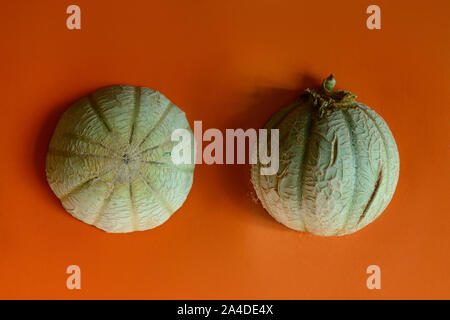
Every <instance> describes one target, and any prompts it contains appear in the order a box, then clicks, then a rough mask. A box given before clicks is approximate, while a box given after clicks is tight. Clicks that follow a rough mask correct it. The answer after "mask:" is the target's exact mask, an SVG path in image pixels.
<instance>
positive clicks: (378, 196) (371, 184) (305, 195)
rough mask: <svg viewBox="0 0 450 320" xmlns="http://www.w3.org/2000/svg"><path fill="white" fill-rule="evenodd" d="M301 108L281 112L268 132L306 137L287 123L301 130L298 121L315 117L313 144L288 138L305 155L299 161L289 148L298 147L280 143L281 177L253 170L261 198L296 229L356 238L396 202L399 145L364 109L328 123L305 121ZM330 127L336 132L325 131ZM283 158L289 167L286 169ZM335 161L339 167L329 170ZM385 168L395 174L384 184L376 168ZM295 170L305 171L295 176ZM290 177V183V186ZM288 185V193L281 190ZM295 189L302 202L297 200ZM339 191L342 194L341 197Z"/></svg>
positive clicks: (328, 117) (346, 111) (327, 117)
mask: <svg viewBox="0 0 450 320" xmlns="http://www.w3.org/2000/svg"><path fill="white" fill-rule="evenodd" d="M298 108H299V105H298V104H296V105H294V106H293V105H290V106H288V107H286V108H283V109H281V110H280V111H278V112H277V113H276V114H275V115H274V117H273V118H272V119H270V120H269V122H268V123H267V125H266V126H265V127H266V128H273V125H274V124H276V125H277V126H278V127H279V129H280V137H282V136H285V135H283V134H282V133H281V131H289V132H290V133H292V132H302V130H303V131H304V130H305V128H307V127H308V126H307V125H305V124H302V126H300V127H299V128H296V129H292V128H291V130H289V129H287V128H285V127H283V123H286V124H287V127H290V126H299V123H301V120H300V121H299V120H298V119H295V118H296V117H299V118H302V117H303V118H305V119H306V118H308V117H309V118H311V119H313V120H312V124H311V126H310V128H312V130H311V134H310V135H309V139H308V140H307V139H305V137H304V136H303V137H302V135H301V134H299V135H296V134H294V135H293V136H292V134H291V136H288V137H287V138H285V139H288V140H293V141H296V143H297V148H298V150H300V151H299V152H298V153H297V154H296V155H295V156H292V151H291V150H292V147H285V146H289V145H292V143H289V142H286V141H284V140H283V141H280V169H279V171H278V174H277V175H273V176H261V175H260V173H259V172H260V171H259V170H260V164H259V163H258V164H255V165H252V168H251V180H252V183H253V185H254V188H255V191H256V193H257V196H258V198H259V199H260V200H261V202H262V204H263V206H264V208H266V210H267V211H268V212H269V213H270V214H271V215H272V216H273V217H274V218H275V219H276V220H277V221H279V222H280V223H282V224H284V225H286V226H288V227H290V228H292V229H295V230H299V231H307V232H311V233H314V234H317V235H323V236H330V235H344V234H349V233H353V232H355V231H357V230H359V229H361V228H363V227H364V226H366V225H367V224H369V223H370V222H372V221H373V220H374V219H376V218H377V217H378V216H379V215H380V214H381V213H382V211H383V210H384V209H385V208H386V206H387V205H388V203H389V201H390V200H391V198H392V196H393V193H394V190H395V186H396V184H397V180H398V168H399V165H398V164H399V160H398V151H397V148H396V145H395V140H394V138H393V136H392V134H391V132H390V130H389V128H388V127H387V125H386V123H385V122H384V120H383V119H382V118H381V117H380V116H378V115H377V114H376V113H375V112H374V111H372V110H371V109H369V108H368V107H366V106H364V105H362V104H355V105H354V106H351V107H348V106H346V107H345V108H342V109H336V110H334V111H333V112H329V113H328V114H324V115H323V116H322V118H320V117H317V116H314V115H312V116H311V115H310V116H306V117H305V114H301V116H299V115H300V113H299V112H298V111H297V109H298ZM292 118H294V119H292ZM334 118H335V119H334ZM333 122H334V123H333ZM321 123H322V124H321ZM327 126H329V127H330V128H331V129H329V130H328V131H327V130H323V129H324V128H327ZM320 128H322V130H321V129H320ZM336 130H338V131H339V132H340V133H339V134H337V131H336ZM333 136H336V137H337V141H338V143H337V144H336V145H337V146H338V148H337V151H338V152H337V155H338V156H337V157H336V159H332V154H333V150H331V148H332V143H331V141H332V139H333ZM307 144H309V146H307V147H306V145H307ZM305 149H306V151H303V150H305ZM305 154H306V155H307V156H306V157H305ZM286 155H288V156H286ZM283 156H285V157H286V158H287V159H286V160H287V162H288V163H289V164H285V163H283V160H282V159H283ZM330 160H333V162H334V165H333V166H329V167H327V168H326V170H325V166H326V164H327V162H328V163H329V161H330ZM379 163H381V165H382V166H385V167H386V168H385V169H384V170H388V171H389V172H388V174H382V175H381V176H380V179H378V177H379V173H380V171H379V167H378V166H377V165H376V164H379ZM374 164H375V165H374ZM295 166H297V167H300V168H304V167H305V168H304V169H303V170H300V171H295V170H294V169H293V168H295ZM286 168H289V170H287V169H286ZM327 175H328V177H327ZM285 177H289V180H284V178H285ZM293 177H295V178H297V183H295V182H293V181H295V179H293ZM336 177H337V178H336ZM378 180H379V181H378ZM377 181H378V183H377ZM333 183H334V185H332V186H331V187H330V186H327V184H333ZM282 185H285V187H284V188H281V189H280V186H282ZM292 189H296V190H297V192H298V194H299V195H301V197H292V196H291V192H290V190H292ZM340 189H342V190H340ZM285 190H287V191H285ZM337 190H340V191H342V193H341V194H336V191H337ZM374 191H376V192H374ZM333 194H335V195H336V196H335V198H333ZM342 195H344V196H342Z"/></svg>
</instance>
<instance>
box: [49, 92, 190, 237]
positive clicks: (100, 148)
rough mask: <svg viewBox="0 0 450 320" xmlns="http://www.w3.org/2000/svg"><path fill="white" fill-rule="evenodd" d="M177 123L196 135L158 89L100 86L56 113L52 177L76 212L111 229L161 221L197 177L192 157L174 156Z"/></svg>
mask: <svg viewBox="0 0 450 320" xmlns="http://www.w3.org/2000/svg"><path fill="white" fill-rule="evenodd" d="M178 128H183V129H187V130H189V132H190V133H191V136H192V132H191V131H190V128H189V124H188V122H187V120H186V116H185V114H184V112H183V111H181V110H180V109H179V108H178V107H177V106H175V105H174V104H173V103H172V102H171V101H169V100H168V99H167V98H166V97H165V96H164V95H162V94H161V93H159V92H158V91H155V90H151V89H148V88H144V87H133V86H127V85H115V86H110V87H107V88H103V89H100V90H98V91H96V92H94V93H93V94H92V95H90V96H88V97H85V98H83V99H81V100H79V101H77V102H76V103H74V104H73V105H72V106H71V107H69V109H68V110H66V112H65V113H64V114H63V115H62V117H61V119H60V120H59V122H58V124H57V127H56V129H55V131H54V133H53V136H52V139H51V141H50V146H49V151H48V153H47V159H46V172H47V180H48V183H49V185H50V187H51V189H52V190H53V192H54V193H55V194H56V196H57V197H58V198H59V199H60V200H61V202H62V205H63V207H64V208H65V209H66V210H67V211H68V212H69V213H70V214H71V215H72V216H74V217H75V218H77V219H79V220H81V221H84V222H86V223H88V224H91V225H94V226H96V227H98V228H100V229H102V230H105V231H107V232H112V233H122V232H131V231H138V230H139V231H142V230H147V229H151V228H154V227H156V226H159V225H160V224H162V223H164V222H165V221H166V220H167V219H168V218H169V217H170V216H171V215H172V214H173V213H174V212H175V211H176V210H177V209H178V208H180V207H181V205H182V204H183V202H184V201H185V199H186V197H187V195H188V193H189V191H190V189H191V186H192V182H193V170H194V165H195V164H194V162H192V164H189V165H175V164H173V162H172V160H171V156H170V152H171V150H172V148H173V146H174V145H175V144H176V143H178V142H172V141H171V134H172V131H173V130H175V129H178ZM191 138H192V140H193V137H191ZM192 146H193V143H192ZM192 148H193V147H192ZM191 151H192V154H194V150H193V149H192V150H191Z"/></svg>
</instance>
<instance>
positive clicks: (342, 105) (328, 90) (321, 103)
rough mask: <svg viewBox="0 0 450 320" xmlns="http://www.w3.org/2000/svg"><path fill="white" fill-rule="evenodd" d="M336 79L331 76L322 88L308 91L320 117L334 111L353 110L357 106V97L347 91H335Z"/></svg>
mask: <svg viewBox="0 0 450 320" xmlns="http://www.w3.org/2000/svg"><path fill="white" fill-rule="evenodd" d="M335 85H336V79H335V78H334V75H333V74H331V75H330V76H329V77H328V78H326V79H324V80H323V82H322V87H321V88H317V89H306V92H307V93H308V94H309V95H310V97H311V98H312V103H313V104H314V106H315V107H316V108H317V109H318V113H319V117H322V116H323V115H325V114H330V113H331V112H333V111H336V110H341V109H348V108H352V107H354V106H355V105H356V101H355V98H356V95H354V94H353V93H351V92H349V91H345V90H334V86H335Z"/></svg>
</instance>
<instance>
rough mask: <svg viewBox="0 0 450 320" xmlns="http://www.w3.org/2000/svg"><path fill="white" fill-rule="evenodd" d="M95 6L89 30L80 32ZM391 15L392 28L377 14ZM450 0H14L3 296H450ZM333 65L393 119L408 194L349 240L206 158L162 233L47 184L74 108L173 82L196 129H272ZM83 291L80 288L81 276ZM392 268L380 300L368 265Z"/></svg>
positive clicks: (170, 93) (236, 169) (1, 210)
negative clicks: (110, 228) (77, 201)
mask: <svg viewBox="0 0 450 320" xmlns="http://www.w3.org/2000/svg"><path fill="white" fill-rule="evenodd" d="M73 3H76V4H78V5H79V6H80V7H81V14H82V29H81V30H73V31H70V30H68V29H67V28H66V17H67V14H66V8H67V6H68V5H70V4H73ZM375 3H376V4H378V5H379V6H380V7H381V23H382V29H381V30H368V29H367V28H366V19H367V16H368V15H367V14H366V13H365V12H366V8H367V6H369V5H370V4H375ZM449 12H450V5H449V2H448V1H447V0H442V1H428V2H426V3H420V4H419V2H417V1H410V0H402V1H400V0H398V1H387V0H385V1H381V0H377V1H362V0H361V1H356V0H355V1H334V0H333V1H332V0H322V1H280V0H278V1H264V0H255V1H249V0H248V1H242V0H236V1H235V0H233V1H230V0H227V1H211V0H204V1H167V0H165V1H143V0H142V1H133V0H127V1H105V0H103V1H99V0H96V1H87V0H77V1H60V0H54V1H9V2H5V3H3V4H2V9H1V11H0V14H1V21H0V27H1V28H0V36H1V39H2V40H1V46H2V48H1V50H0V61H1V69H2V71H1V77H0V85H1V86H0V87H1V113H0V144H1V145H0V147H1V157H0V166H1V172H2V178H1V180H0V197H1V198H0V200H1V201H0V254H1V258H0V298H14V299H15V298H43V299H48V298H69V299H72V298H73V299H80V298H87V299H91V298H125V299H128V298H138V299H140V298H150V299H155V298H157V299H166V298H172V299H187V298H189V299H196V298H197V299H203V298H223V299H228V298H236V299H241V298H242V299H244V298H249V299H257V298H269V299H303V298H314V299H316V298H324V299H329V298H342V299H347V298H355V299H359V298H364V299H366V298H368V299H381V298H386V299H392V298H406V299H408V298H426V299H428V298H450V276H449V269H450V254H449V252H450V241H449V240H450V239H449V238H450V215H449V213H450V210H449V209H450V208H449V204H448V200H449V187H448V180H449V179H450V172H449V158H450V157H449V156H450V152H449V151H450V144H449V141H450V140H449V138H450V131H449V129H450V128H449V124H450V112H449V108H450V105H449V104H450V89H449V88H450V42H449V36H450V20H449V19H448V14H449ZM331 72H333V73H334V74H335V75H336V78H337V87H338V88H345V89H348V90H351V91H352V92H354V93H355V94H357V95H358V97H359V101H361V102H364V103H365V104H367V105H369V106H371V107H372V108H373V109H374V110H376V111H377V112H378V113H379V114H380V115H382V116H383V118H384V119H385V120H386V122H387V123H388V125H389V126H390V128H391V130H392V132H393V134H394V136H395V138H396V141H397V144H398V148H399V153H400V163H401V165H400V180H399V184H398V187H397V191H396V193H395V195H394V198H393V200H392V202H391V204H390V205H389V207H388V208H387V210H386V211H385V212H384V214H383V215H382V216H381V217H380V218H379V219H377V220H376V221H375V222H374V223H372V224H371V225H369V226H368V227H366V228H365V229H363V230H362V231H359V232H357V233H356V234H353V235H349V236H345V237H342V238H323V237H317V236H313V235H310V234H305V233H300V232H295V231H291V230H289V229H287V228H286V227H284V226H282V225H280V224H278V223H277V222H275V221H274V220H273V219H272V218H271V217H270V216H269V215H268V214H267V213H266V212H265V210H264V209H263V208H262V206H261V205H260V203H256V202H255V201H254V200H253V197H254V193H253V189H252V186H251V184H250V182H249V178H250V177H249V167H248V166H247V165H211V166H208V165H204V164H203V165H198V166H197V167H196V169H195V176H194V184H193V187H192V190H191V192H190V194H189V196H188V199H187V201H186V202H185V204H184V205H183V207H182V208H181V209H180V210H179V211H177V212H176V213H175V214H174V215H173V216H172V218H171V219H169V221H168V222H166V223H165V224H164V225H162V226H161V227H158V228H156V229H153V230H149V231H145V232H135V233H131V234H123V235H114V234H107V233H105V232H103V231H101V230H98V229H96V228H94V227H91V226H89V225H87V224H84V223H82V222H80V221H78V220H76V219H74V218H72V217H71V216H70V215H69V214H67V213H66V212H65V211H64V209H63V208H62V206H61V205H60V203H59V200H58V199H57V198H56V197H55V196H54V195H53V193H52V191H51V190H50V188H49V187H48V185H47V182H46V179H45V154H46V152H47V147H48V143H49V140H50V137H51V134H52V132H53V130H54V128H55V125H56V123H57V120H58V118H59V116H60V115H61V114H62V112H63V111H64V110H65V109H66V108H67V107H68V106H69V105H70V104H71V103H72V102H74V101H75V100H77V99H78V98H81V97H82V96H84V95H86V94H88V93H90V92H92V91H94V90H96V89H98V88H100V87H103V86H107V85H112V84H117V83H121V84H123V83H125V84H132V85H141V86H147V87H150V88H154V89H157V90H159V91H161V92H162V93H164V94H165V95H166V96H167V97H169V98H170V99H171V100H172V101H173V102H174V103H175V104H177V105H178V106H180V107H181V108H182V109H183V110H184V111H185V112H186V114H187V116H188V120H189V121H190V123H191V125H192V124H193V121H194V120H202V121H203V128H204V130H205V129H208V128H219V129H221V130H224V129H225V128H239V127H241V128H251V127H255V128H258V127H261V126H262V125H263V124H264V123H265V121H266V120H267V119H268V118H269V117H270V116H271V115H272V114H273V112H275V111H276V110H277V109H279V108H280V107H282V106H283V105H286V104H287V103H289V102H291V101H292V100H294V99H295V98H296V97H297V96H298V95H299V94H300V93H301V92H302V91H303V90H304V89H305V88H306V87H309V86H314V85H317V84H319V81H320V79H322V78H324V77H326V76H328V74H329V73H331ZM71 264H76V265H79V266H80V267H81V273H82V274H81V275H82V289H81V290H68V289H67V288H66V278H67V276H68V275H67V274H66V273H65V271H66V268H67V266H68V265H71ZM372 264H376V265H379V266H380V267H381V285H382V289H381V290H368V289H367V287H366V279H367V277H368V275H367V274H366V268H367V266H369V265H372Z"/></svg>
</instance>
